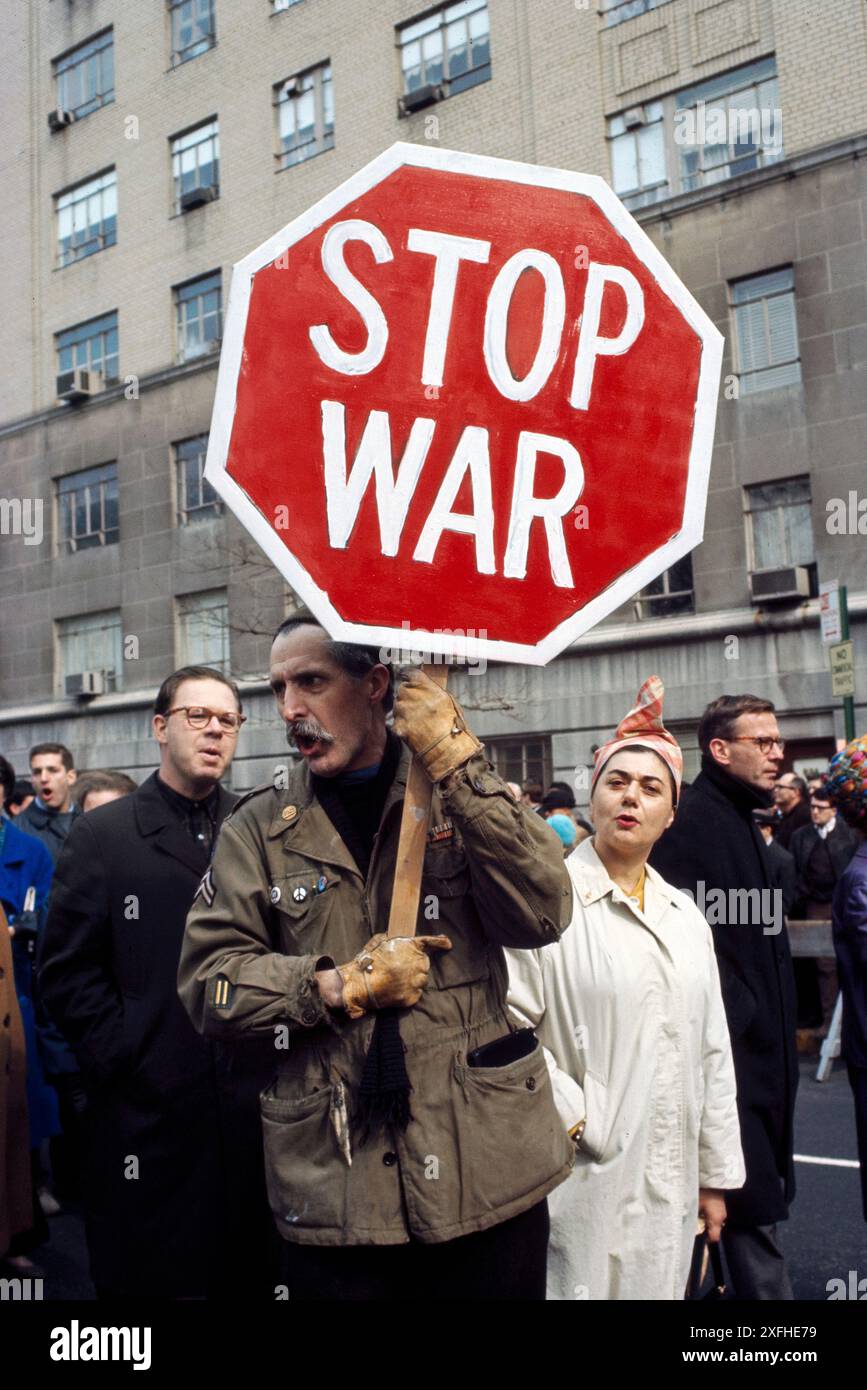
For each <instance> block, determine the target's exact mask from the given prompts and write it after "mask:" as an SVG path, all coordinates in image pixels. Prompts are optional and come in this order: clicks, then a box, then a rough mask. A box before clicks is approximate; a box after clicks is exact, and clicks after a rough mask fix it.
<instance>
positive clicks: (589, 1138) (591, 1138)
mask: <svg viewBox="0 0 867 1390" xmlns="http://www.w3.org/2000/svg"><path fill="white" fill-rule="evenodd" d="M581 1086H582V1089H583V1091H584V1101H585V1104H586V1106H587V1115H586V1124H585V1125H584V1133H583V1135H582V1136H581V1145H580V1148H579V1150H578V1152H579V1153H581V1154H585V1155H586V1156H587V1157H588V1158H592V1159H593V1160H594V1162H597V1163H601V1162H602V1160H603V1158H604V1157H605V1151H606V1149H607V1147H608V1123H607V1112H608V1104H607V1102H608V1087H607V1086H606V1085H605V1084H604V1082H602V1081H600V1080H599V1078H598V1077H596V1076H594V1075H593V1073H592V1072H591V1071H585V1073H584V1080H583V1081H582V1082H581Z"/></svg>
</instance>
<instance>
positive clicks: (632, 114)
mask: <svg viewBox="0 0 867 1390" xmlns="http://www.w3.org/2000/svg"><path fill="white" fill-rule="evenodd" d="M623 124H624V125H625V126H626V129H627V130H637V128H638V127H639V126H642V125H647V119H646V117H645V115H644V107H643V106H630V108H629V110H628V111H624V113H623Z"/></svg>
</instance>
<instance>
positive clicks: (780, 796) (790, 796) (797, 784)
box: [774, 772, 810, 850]
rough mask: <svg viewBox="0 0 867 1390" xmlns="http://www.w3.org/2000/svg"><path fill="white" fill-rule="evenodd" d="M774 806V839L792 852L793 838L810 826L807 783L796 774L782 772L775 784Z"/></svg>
mask: <svg viewBox="0 0 867 1390" xmlns="http://www.w3.org/2000/svg"><path fill="white" fill-rule="evenodd" d="M774 804H775V806H776V808H777V823H776V826H775V827H774V839H775V840H776V841H777V844H779V845H782V846H783V849H788V850H791V848H792V836H793V835H794V834H795V831H796V830H801V829H802V828H803V827H804V826H805V825H809V824H810V803H809V801H808V799H807V783H806V782H805V781H804V779H803V777H798V775H797V774H796V773H794V772H782V773H780V775H779V777H778V778H777V780H776V782H775V783H774Z"/></svg>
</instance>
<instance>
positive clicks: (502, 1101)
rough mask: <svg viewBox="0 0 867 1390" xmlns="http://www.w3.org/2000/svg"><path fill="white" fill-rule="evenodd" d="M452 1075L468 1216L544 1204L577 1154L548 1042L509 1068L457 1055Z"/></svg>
mask: <svg viewBox="0 0 867 1390" xmlns="http://www.w3.org/2000/svg"><path fill="white" fill-rule="evenodd" d="M453 1076H454V1081H453V1084H454V1086H455V1089H456V1091H457V1095H456V1098H455V1102H454V1106H455V1129H456V1140H457V1145H458V1169H459V1182H458V1184H457V1187H458V1191H457V1194H456V1196H457V1200H458V1202H459V1204H460V1219H461V1221H463V1222H467V1221H474V1220H476V1219H477V1218H479V1217H480V1216H483V1215H485V1214H487V1213H490V1212H493V1211H503V1210H505V1209H507V1208H509V1207H510V1206H512V1205H513V1204H517V1203H519V1202H521V1201H523V1200H524V1199H527V1198H532V1199H534V1200H537V1201H540V1200H541V1198H542V1196H543V1195H544V1194H545V1192H546V1191H547V1190H548V1189H549V1188H551V1187H553V1186H554V1185H555V1183H556V1181H557V1179H558V1177H559V1176H560V1175H561V1174H563V1173H565V1170H566V1168H567V1167H568V1165H570V1164H571V1163H572V1161H573V1158H574V1146H573V1144H572V1141H571V1140H570V1139H569V1136H568V1134H567V1133H566V1131H565V1129H564V1127H563V1122H562V1120H561V1119H560V1116H559V1115H558V1113H557V1107H556V1105H555V1104H554V1095H553V1091H552V1089H551V1078H550V1076H549V1074H548V1067H547V1064H546V1062H545V1054H544V1051H543V1049H542V1047H541V1045H539V1044H537V1045H536V1047H535V1048H534V1049H533V1051H532V1052H531V1053H529V1055H528V1056H526V1057H521V1058H519V1059H518V1061H516V1062H510V1063H509V1065H508V1066H505V1067H468V1066H467V1065H466V1062H465V1060H464V1058H463V1057H458V1058H456V1059H455V1062H454V1067H453Z"/></svg>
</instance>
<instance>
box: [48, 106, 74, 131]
mask: <svg viewBox="0 0 867 1390" xmlns="http://www.w3.org/2000/svg"><path fill="white" fill-rule="evenodd" d="M74 120H75V116H74V115H73V113H72V112H71V111H62V110H60V109H58V110H57V111H49V113H48V129H49V130H50V131H52V132H54V131H57V130H64V129H65V127H66V126H68V125H72V122H73V121H74Z"/></svg>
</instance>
